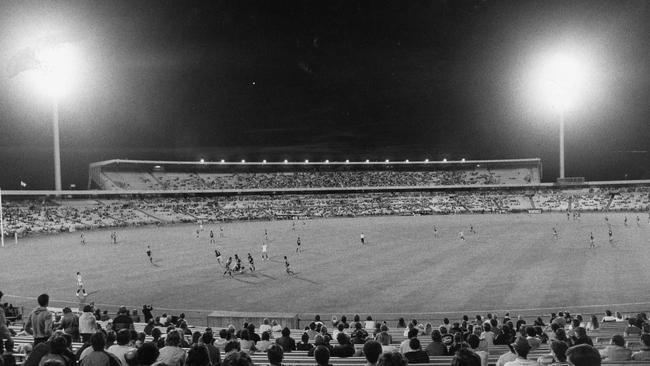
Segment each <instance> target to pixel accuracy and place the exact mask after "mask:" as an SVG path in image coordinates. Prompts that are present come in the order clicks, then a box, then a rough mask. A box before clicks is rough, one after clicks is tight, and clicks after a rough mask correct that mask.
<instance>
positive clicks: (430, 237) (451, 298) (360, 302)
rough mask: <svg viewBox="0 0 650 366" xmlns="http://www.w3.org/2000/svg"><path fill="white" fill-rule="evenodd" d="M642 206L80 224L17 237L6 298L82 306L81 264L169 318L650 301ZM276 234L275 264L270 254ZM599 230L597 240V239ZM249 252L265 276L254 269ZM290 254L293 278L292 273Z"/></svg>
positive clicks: (95, 294) (92, 294)
mask: <svg viewBox="0 0 650 366" xmlns="http://www.w3.org/2000/svg"><path fill="white" fill-rule="evenodd" d="M625 216H627V217H628V225H627V226H625V225H624V217H625ZM636 216H637V214H636V213H627V214H624V213H610V214H608V222H606V221H605V214H603V213H593V214H592V213H585V214H582V217H581V218H580V219H578V220H574V219H573V218H570V219H568V220H567V216H566V214H559V213H558V214H549V213H545V214H532V215H529V214H505V215H480V214H477V215H448V216H442V215H436V216H387V217H358V218H333V219H315V220H298V221H295V226H294V221H261V222H260V221H257V222H236V223H224V224H222V225H219V224H207V225H205V226H204V230H203V231H200V232H199V235H198V238H197V233H196V230H197V229H198V226H197V225H169V226H160V227H155V226H147V227H134V228H123V229H118V230H116V233H117V238H118V243H117V244H111V243H110V233H111V231H108V230H100V231H92V232H86V233H85V237H86V243H87V244H86V245H82V244H81V243H80V233H79V232H77V233H65V234H59V235H44V236H36V237H28V238H24V239H19V241H18V244H17V245H16V244H14V242H13V240H7V242H6V244H7V246H6V247H5V248H3V249H1V250H0V253H1V255H0V268H2V269H1V276H2V279H1V281H0V290H2V291H3V292H4V293H5V297H4V298H3V301H4V302H12V303H14V304H18V305H23V306H25V310H26V311H28V310H31V308H32V307H34V305H35V303H36V301H35V298H36V296H38V295H39V294H40V293H43V292H47V293H48V294H50V297H51V299H52V301H51V305H53V306H58V307H62V306H76V305H77V304H78V303H79V300H78V299H77V297H76V296H75V291H76V272H77V271H80V272H81V273H82V275H83V279H84V283H85V287H86V290H87V291H88V293H89V296H88V298H87V299H86V301H87V302H88V301H94V302H95V303H96V304H97V306H98V307H99V308H101V309H109V310H111V311H114V310H115V309H116V307H117V306H120V305H126V306H129V307H131V308H138V309H140V308H141V307H142V305H143V304H145V303H146V304H152V305H153V306H154V308H155V309H156V310H155V311H154V313H155V314H157V315H160V314H161V313H162V312H164V311H167V312H168V313H169V312H171V313H174V314H178V313H179V312H181V311H185V312H186V313H188V314H191V318H192V319H205V315H206V314H207V313H209V312H210V311H212V310H231V311H260V312H264V311H273V312H291V313H321V314H329V313H334V314H348V315H349V314H354V313H357V312H358V313H361V314H376V313H407V314H408V313H443V312H468V313H470V314H473V313H475V312H485V311H494V310H496V311H506V310H513V311H525V309H529V310H530V311H532V313H549V312H551V311H555V310H562V309H576V308H578V307H584V308H582V309H584V312H596V313H600V312H602V311H604V309H605V308H607V307H609V305H615V306H612V308H613V310H616V309H618V308H621V309H622V308H627V309H633V310H634V309H648V308H650V292H648V283H650V271H648V268H649V267H650V266H649V259H650V254H649V253H650V250H649V248H650V240H649V238H650V223H649V222H648V215H647V214H646V213H643V214H640V215H639V216H640V222H639V224H637V221H636ZM434 226H435V227H436V229H437V232H438V235H437V237H436V236H435V235H434ZM470 226H472V227H473V228H474V229H475V231H476V232H475V233H472V232H470ZM608 226H610V227H611V229H612V233H613V239H614V240H613V242H611V243H610V242H609V240H608ZM220 227H221V228H223V237H221V235H220V232H221V230H220ZM553 228H556V230H557V231H558V238H557V239H555V238H554V237H553ZM210 230H213V231H214V236H215V241H216V243H215V244H212V243H210V238H209V232H210ZM265 230H266V231H267V232H268V242H269V254H270V257H271V258H270V260H268V261H262V260H261V245H262V242H263V241H264V240H265V235H264V232H265ZM461 231H462V232H463V234H464V237H465V240H464V241H463V240H461V239H460V235H459V233H460V232H461ZM362 232H363V233H364V235H365V238H366V244H365V245H362V244H361V241H360V234H361V233H362ZM591 232H593V236H594V241H595V244H596V246H597V247H596V248H595V249H590V248H589V246H590V239H589V236H590V233H591ZM298 236H299V237H300V239H301V242H302V248H303V251H302V253H299V254H298V253H296V240H297V237H298ZM147 245H149V246H151V250H152V255H153V264H151V263H150V262H149V260H148V258H147V256H146V250H147ZM216 248H219V249H220V251H221V252H222V254H223V258H222V263H224V262H225V260H227V258H228V257H229V256H234V254H235V253H237V254H238V255H239V256H240V257H241V258H242V263H243V264H244V265H245V267H246V271H245V273H243V274H235V275H234V276H233V278H229V277H228V276H224V275H223V272H224V269H223V267H222V265H220V264H218V263H217V260H216V258H215V253H214V250H215V249H216ZM247 253H251V254H252V256H253V258H254V260H255V266H256V271H255V272H252V273H251V272H250V271H249V270H248V261H247V259H246V256H247ZM285 255H286V256H287V257H288V260H289V262H290V264H291V269H292V270H293V271H294V272H295V275H293V276H290V275H287V274H286V272H285V267H284V260H283V257H284V256H285ZM551 309H553V310H551ZM195 322H196V321H195Z"/></svg>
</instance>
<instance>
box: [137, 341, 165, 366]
mask: <svg viewBox="0 0 650 366" xmlns="http://www.w3.org/2000/svg"><path fill="white" fill-rule="evenodd" d="M159 354H160V353H159V352H158V347H156V345H155V344H154V343H152V342H147V343H145V344H143V345H142V347H140V348H138V350H137V353H136V358H135V359H136V361H137V364H138V366H150V365H151V364H153V363H155V362H156V360H157V359H158V355H159Z"/></svg>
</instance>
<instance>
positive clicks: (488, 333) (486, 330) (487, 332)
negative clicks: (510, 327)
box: [479, 322, 494, 347]
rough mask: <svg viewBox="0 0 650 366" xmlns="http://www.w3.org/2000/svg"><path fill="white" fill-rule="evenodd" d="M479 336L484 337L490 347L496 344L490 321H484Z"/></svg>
mask: <svg viewBox="0 0 650 366" xmlns="http://www.w3.org/2000/svg"><path fill="white" fill-rule="evenodd" d="M479 338H480V339H483V340H484V341H485V344H487V346H488V347H489V346H492V345H494V332H492V325H491V324H490V323H487V322H486V323H483V332H482V333H481V334H480V335H479Z"/></svg>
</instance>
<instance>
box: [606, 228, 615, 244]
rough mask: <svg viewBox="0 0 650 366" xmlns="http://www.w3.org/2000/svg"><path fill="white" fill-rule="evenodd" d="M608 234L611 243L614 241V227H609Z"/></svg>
mask: <svg viewBox="0 0 650 366" xmlns="http://www.w3.org/2000/svg"><path fill="white" fill-rule="evenodd" d="M607 235H609V242H610V243H612V242H614V234H613V233H612V229H609V232H608V233H607Z"/></svg>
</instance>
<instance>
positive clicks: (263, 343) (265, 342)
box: [255, 331, 273, 352]
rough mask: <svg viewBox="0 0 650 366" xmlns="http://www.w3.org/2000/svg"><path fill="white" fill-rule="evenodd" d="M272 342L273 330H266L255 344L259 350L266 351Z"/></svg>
mask: <svg viewBox="0 0 650 366" xmlns="http://www.w3.org/2000/svg"><path fill="white" fill-rule="evenodd" d="M272 344H273V343H272V342H271V332H270V331H266V332H262V339H261V340H260V341H259V342H257V343H256V344H255V348H257V350H258V351H262V352H266V350H267V349H268V348H269V346H270V345H272Z"/></svg>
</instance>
